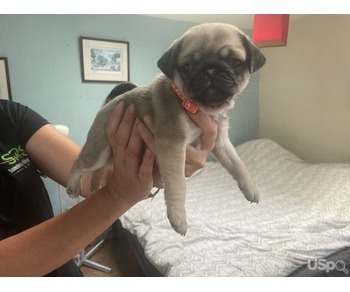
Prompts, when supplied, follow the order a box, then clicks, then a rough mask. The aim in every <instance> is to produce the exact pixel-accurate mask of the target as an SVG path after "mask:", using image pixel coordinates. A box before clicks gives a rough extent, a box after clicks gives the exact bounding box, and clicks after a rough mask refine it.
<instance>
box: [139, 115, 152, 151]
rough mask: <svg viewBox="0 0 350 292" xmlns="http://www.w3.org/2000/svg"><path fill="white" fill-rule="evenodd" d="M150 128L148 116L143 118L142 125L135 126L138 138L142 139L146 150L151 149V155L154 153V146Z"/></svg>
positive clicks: (150, 121)
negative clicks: (146, 147) (138, 134)
mask: <svg viewBox="0 0 350 292" xmlns="http://www.w3.org/2000/svg"><path fill="white" fill-rule="evenodd" d="M145 124H146V125H145ZM146 126H147V127H146ZM151 127H152V120H151V118H150V116H145V117H144V123H139V124H138V125H137V128H138V130H139V133H140V136H141V137H142V139H143V141H144V142H145V143H146V145H147V146H148V148H149V149H151V151H152V152H153V153H155V150H156V149H155V148H156V146H155V142H154V135H153V134H152V132H151V131H150V129H151Z"/></svg>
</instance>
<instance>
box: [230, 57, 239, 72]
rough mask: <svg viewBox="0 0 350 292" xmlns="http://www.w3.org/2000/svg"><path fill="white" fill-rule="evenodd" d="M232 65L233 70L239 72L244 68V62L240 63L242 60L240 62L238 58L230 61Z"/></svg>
mask: <svg viewBox="0 0 350 292" xmlns="http://www.w3.org/2000/svg"><path fill="white" fill-rule="evenodd" d="M230 65H231V67H232V69H233V70H237V69H239V68H241V66H242V61H240V60H238V59H236V58H232V59H231V60H230Z"/></svg>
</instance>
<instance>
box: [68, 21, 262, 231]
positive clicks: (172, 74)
mask: <svg viewBox="0 0 350 292" xmlns="http://www.w3.org/2000/svg"><path fill="white" fill-rule="evenodd" d="M264 64H265V57H264V55H263V54H262V53H261V51H260V50H259V49H258V48H257V47H256V46H255V45H254V44H253V42H252V41H251V40H250V39H249V37H248V36H247V35H246V34H244V33H243V32H242V31H240V30H239V29H238V28H237V27H235V26H232V25H229V24H222V23H209V24H201V25H198V26H194V27H192V28H191V29H189V30H188V31H187V32H185V33H184V34H183V35H182V36H181V37H180V38H179V39H177V40H175V41H174V42H173V43H172V45H171V46H170V47H169V48H168V49H167V50H166V52H165V53H164V54H163V56H162V57H161V58H160V59H159V61H158V67H159V68H160V69H161V71H162V72H163V74H160V75H159V76H158V77H157V78H156V79H155V80H154V81H153V82H152V83H151V84H150V85H148V86H145V87H138V88H135V89H133V90H131V91H129V92H126V93H124V94H122V95H120V96H118V97H116V98H114V99H113V100H112V101H110V102H109V103H107V104H106V105H105V106H103V107H102V108H101V109H100V111H99V112H98V113H97V116H96V118H95V120H94V122H93V124H92V126H91V128H90V130H89V133H88V136H87V140H86V143H85V145H84V147H83V148H82V151H81V154H80V156H79V157H78V159H77V160H76V161H75V163H74V165H73V167H72V170H71V174H70V179H69V182H68V186H67V193H68V194H69V195H70V196H71V197H76V196H78V195H79V191H80V188H81V185H80V180H81V176H82V174H83V173H85V172H93V175H92V178H91V181H90V186H91V189H92V190H95V189H96V188H98V182H99V178H100V173H101V172H102V170H103V169H104V168H105V167H106V165H108V164H111V160H112V156H111V155H112V151H111V148H110V146H109V144H108V141H107V138H106V136H105V131H104V130H105V128H106V125H107V122H108V120H109V118H110V115H111V113H112V111H113V109H114V107H115V106H116V105H117V104H118V103H119V102H120V101H122V100H123V101H124V104H125V105H124V109H125V108H127V106H128V105H130V104H134V106H135V112H136V114H137V116H138V118H139V119H140V120H142V118H143V116H144V115H146V114H149V115H151V116H152V118H153V125H154V126H153V129H152V131H153V133H154V137H155V145H156V153H155V154H156V162H157V164H158V167H159V170H160V173H161V176H162V180H163V182H164V195H165V202H166V206H167V215H168V219H169V221H170V223H171V226H172V227H173V229H174V230H175V231H176V232H178V233H180V234H181V235H185V234H186V231H187V221H186V210H185V197H186V179H185V172H184V170H185V152H186V147H187V146H188V145H189V144H195V145H198V143H199V137H200V135H201V131H200V129H199V128H198V126H196V125H195V123H194V122H193V121H192V120H191V119H190V118H189V117H188V115H187V114H186V111H190V112H192V113H195V112H196V111H204V112H206V113H208V114H209V115H210V116H211V117H212V118H213V119H214V120H215V121H216V122H217V123H218V135H217V141H216V146H215V148H214V150H213V155H214V157H215V158H216V159H217V161H218V162H220V163H221V164H222V165H223V167H224V168H226V169H227V171H228V172H229V173H230V174H231V175H232V177H233V178H234V179H235V180H236V181H237V183H238V186H239V188H240V189H241V191H242V193H243V194H244V196H245V197H246V199H247V200H248V201H250V202H256V203H258V202H259V191H258V190H257V188H256V186H255V184H254V182H253V180H252V178H251V177H250V175H249V172H248V170H247V168H246V166H245V165H244V163H243V162H242V160H241V159H240V158H239V156H238V155H237V152H236V151H235V149H234V147H233V145H232V143H231V142H230V139H229V136H228V127H229V124H228V116H227V112H228V110H230V109H232V108H233V106H234V103H235V99H236V97H237V96H238V95H239V94H240V93H241V92H242V91H243V90H244V88H245V87H246V85H247V84H248V81H249V77H250V75H251V74H252V73H254V72H255V71H257V70H258V69H259V68H261V67H262V66H263V65H264Z"/></svg>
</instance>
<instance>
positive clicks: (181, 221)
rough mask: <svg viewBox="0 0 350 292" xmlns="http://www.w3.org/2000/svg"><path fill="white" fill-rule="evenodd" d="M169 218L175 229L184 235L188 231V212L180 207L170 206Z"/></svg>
mask: <svg viewBox="0 0 350 292" xmlns="http://www.w3.org/2000/svg"><path fill="white" fill-rule="evenodd" d="M168 219H169V222H170V224H171V226H172V227H173V229H174V230H175V231H176V232H177V233H180V234H181V235H182V236H185V235H186V232H187V221H186V212H185V210H181V209H179V208H168Z"/></svg>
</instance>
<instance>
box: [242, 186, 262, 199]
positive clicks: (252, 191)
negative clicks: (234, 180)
mask: <svg viewBox="0 0 350 292" xmlns="http://www.w3.org/2000/svg"><path fill="white" fill-rule="evenodd" d="M240 189H241V191H242V193H243V194H244V196H245V198H246V199H247V200H248V201H250V202H251V203H259V199H260V193H259V191H258V190H257V188H256V187H255V186H246V187H240Z"/></svg>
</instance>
